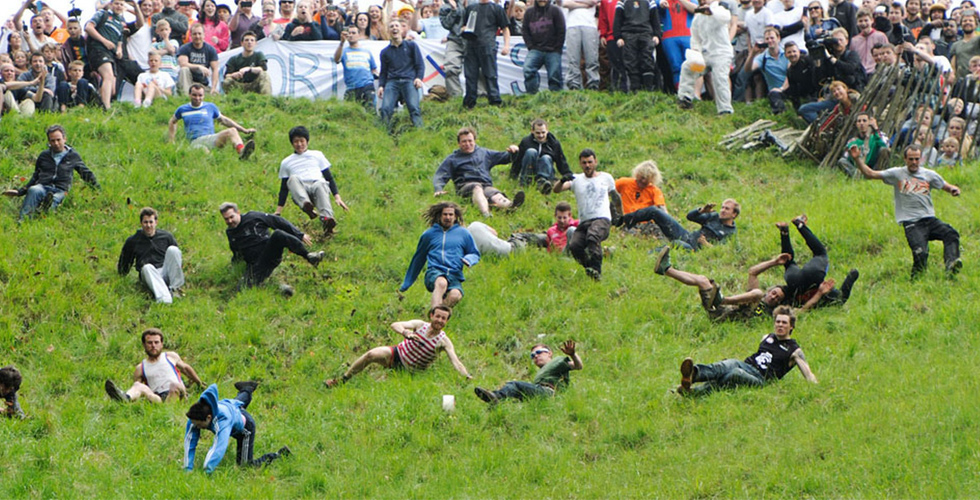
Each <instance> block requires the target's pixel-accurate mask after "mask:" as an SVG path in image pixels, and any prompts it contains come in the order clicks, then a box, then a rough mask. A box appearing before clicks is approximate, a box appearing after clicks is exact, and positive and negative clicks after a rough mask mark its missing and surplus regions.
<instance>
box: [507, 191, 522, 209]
mask: <svg viewBox="0 0 980 500" xmlns="http://www.w3.org/2000/svg"><path fill="white" fill-rule="evenodd" d="M523 204H524V191H518V192H517V194H515V195H514V199H513V200H511V202H510V209H511V210H516V209H518V208H521V205H523Z"/></svg>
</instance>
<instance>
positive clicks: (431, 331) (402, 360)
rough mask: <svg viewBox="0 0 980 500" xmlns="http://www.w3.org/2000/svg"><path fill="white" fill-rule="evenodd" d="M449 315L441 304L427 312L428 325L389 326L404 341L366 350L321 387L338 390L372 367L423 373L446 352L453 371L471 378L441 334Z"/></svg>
mask: <svg viewBox="0 0 980 500" xmlns="http://www.w3.org/2000/svg"><path fill="white" fill-rule="evenodd" d="M452 314H453V310H452V309H451V308H449V306H446V305H442V304H441V305H437V306H435V307H433V308H432V309H429V322H428V323H427V322H425V321H423V320H421V319H414V320H410V321H396V322H395V323H392V324H391V329H392V330H394V331H396V332H398V333H399V334H401V335H402V336H403V337H405V340H402V341H401V342H399V343H398V344H397V345H394V346H390V347H389V346H380V347H375V348H374V349H371V350H369V351H368V352H366V353H364V354H363V355H362V356H361V357H359V358H357V360H356V361H354V363H353V364H352V365H351V366H350V368H348V369H347V371H346V372H344V374H343V375H342V376H341V377H340V378H332V379H328V380H326V381H324V382H323V383H324V385H326V386H327V388H328V389H330V388H333V387H337V386H338V385H340V384H342V383H344V382H347V381H348V380H350V378H351V377H353V376H354V375H357V374H358V373H360V372H361V370H363V369H365V368H367V367H368V365H371V364H377V365H381V366H382V367H384V368H388V369H408V370H411V371H422V370H425V369H426V368H428V367H429V365H431V364H432V362H433V361H435V359H436V356H437V355H438V354H439V353H440V352H445V353H446V356H449V361H450V362H452V364H453V368H456V371H458V372H459V373H460V375H462V376H464V377H466V378H468V379H472V378H473V377H472V376H471V375H470V374H469V372H468V371H466V367H465V366H463V363H462V362H460V360H459V358H458V357H457V356H456V350H455V349H454V348H453V343H452V341H450V340H449V337H448V336H447V335H446V332H445V331H443V328H445V327H446V323H448V322H449V317H450V316H452Z"/></svg>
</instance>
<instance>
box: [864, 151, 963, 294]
mask: <svg viewBox="0 0 980 500" xmlns="http://www.w3.org/2000/svg"><path fill="white" fill-rule="evenodd" d="M848 153H849V154H850V155H851V158H853V159H854V163H855V164H857V166H858V168H859V169H860V170H861V173H862V174H864V176H865V177H866V178H868V179H880V180H881V181H882V182H884V183H885V184H888V185H890V186H894V188H895V221H896V222H898V223H899V224H901V225H902V226H903V227H904V228H905V238H906V239H907V240H908V242H909V248H911V249H912V277H913V278H915V277H916V276H918V275H919V274H920V273H921V272H922V271H924V270H925V269H926V265H927V264H928V262H929V241H930V240H942V242H943V260H944V261H945V262H946V272H947V273H949V274H950V275H953V274H956V273H957V272H959V270H960V268H962V267H963V262H962V261H961V260H960V233H958V232H956V230H955V229H953V226H950V225H949V224H947V223H945V222H943V221H941V220H939V218H937V217H936V210H935V208H933V206H932V193H931V190H932V189H942V190H943V191H946V192H947V193H949V194H951V195H953V196H959V195H960V188H958V187H956V186H954V185H952V184H950V183H948V182H946V181H945V180H943V178H942V177H941V176H940V175H939V174H937V173H936V172H933V171H932V170H929V169H927V168H921V167H920V166H919V164H920V163H921V161H922V148H921V147H919V146H918V145H915V144H913V145H911V146H909V147H907V148H905V166H904V167H896V168H889V169H887V170H882V171H875V170H871V168H870V167H868V165H867V164H866V163H865V162H864V157H863V156H862V155H861V151H860V150H859V149H858V148H857V146H854V147H852V148H851V149H850V151H849V152H848Z"/></svg>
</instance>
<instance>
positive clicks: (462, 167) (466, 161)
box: [432, 146, 513, 191]
mask: <svg viewBox="0 0 980 500" xmlns="http://www.w3.org/2000/svg"><path fill="white" fill-rule="evenodd" d="M512 159H513V157H512V155H511V154H510V153H508V152H507V151H493V150H490V149H487V148H484V147H480V146H477V147H476V149H474V150H473V152H472V153H470V154H466V153H463V152H462V151H460V150H458V149H457V150H455V151H453V153H452V154H451V155H449V156H447V157H446V159H445V160H443V162H442V164H441V165H439V168H438V169H437V170H436V173H435V175H434V176H432V187H434V188H435V190H436V191H442V188H444V187H446V184H448V183H449V181H450V180H452V181H453V184H455V185H456V189H459V188H460V187H462V186H463V185H464V184H467V183H470V182H479V183H480V184H483V185H484V186H492V185H493V179H491V178H490V169H491V168H493V167H494V166H496V165H504V164H507V163H510V162H511V160H512Z"/></svg>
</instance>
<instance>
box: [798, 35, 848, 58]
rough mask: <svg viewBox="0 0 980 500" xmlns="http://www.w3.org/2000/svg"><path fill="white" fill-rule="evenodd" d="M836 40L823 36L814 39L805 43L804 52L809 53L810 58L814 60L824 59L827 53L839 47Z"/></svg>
mask: <svg viewBox="0 0 980 500" xmlns="http://www.w3.org/2000/svg"><path fill="white" fill-rule="evenodd" d="M839 43H840V42H838V41H837V39H836V38H834V37H832V36H824V37H820V38H814V39H813V40H810V41H808V42H806V50H807V51H808V52H809V53H810V57H812V58H814V59H826V58H827V51H828V50H833V49H834V48H836V47H838V46H839Z"/></svg>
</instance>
